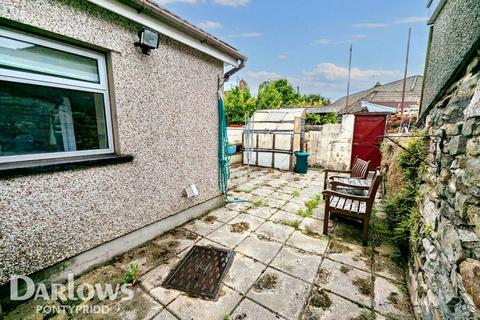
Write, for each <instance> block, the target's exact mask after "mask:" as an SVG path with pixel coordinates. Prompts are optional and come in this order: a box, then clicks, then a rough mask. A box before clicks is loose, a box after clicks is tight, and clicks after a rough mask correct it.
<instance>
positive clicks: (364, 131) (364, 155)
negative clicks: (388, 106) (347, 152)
mask: <svg viewBox="0 0 480 320" xmlns="http://www.w3.org/2000/svg"><path fill="white" fill-rule="evenodd" d="M385 118H386V116H385V115H382V114H381V115H368V114H366V115H355V126H354V127H353V142H352V143H353V146H352V164H353V161H354V160H355V157H359V158H360V159H363V160H370V161H371V162H370V170H373V169H375V168H376V167H378V166H380V162H381V161H382V155H381V153H380V144H381V142H382V140H383V139H382V136H383V135H384V134H385ZM352 164H350V167H351V166H352Z"/></svg>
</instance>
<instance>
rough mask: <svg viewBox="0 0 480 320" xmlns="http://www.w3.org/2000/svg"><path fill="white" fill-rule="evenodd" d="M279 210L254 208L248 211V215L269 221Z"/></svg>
mask: <svg viewBox="0 0 480 320" xmlns="http://www.w3.org/2000/svg"><path fill="white" fill-rule="evenodd" d="M277 211H278V209H276V208H270V207H260V208H252V209H248V210H247V211H246V213H248V214H251V215H252V216H255V217H258V218H262V219H268V218H270V217H271V216H272V215H273V214H274V213H275V212H277Z"/></svg>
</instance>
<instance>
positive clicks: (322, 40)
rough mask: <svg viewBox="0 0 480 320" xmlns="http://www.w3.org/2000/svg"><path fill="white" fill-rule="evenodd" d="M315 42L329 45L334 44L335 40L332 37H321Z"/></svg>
mask: <svg viewBox="0 0 480 320" xmlns="http://www.w3.org/2000/svg"><path fill="white" fill-rule="evenodd" d="M315 43H316V44H321V45H329V44H333V41H332V40H330V39H326V38H321V39H318V40H315Z"/></svg>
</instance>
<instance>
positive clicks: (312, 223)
mask: <svg viewBox="0 0 480 320" xmlns="http://www.w3.org/2000/svg"><path fill="white" fill-rule="evenodd" d="M298 228H299V229H300V230H302V231H307V232H313V233H316V234H319V235H321V234H322V232H323V221H321V220H317V219H314V218H310V217H306V218H305V219H303V220H302V223H300V225H299V226H298Z"/></svg>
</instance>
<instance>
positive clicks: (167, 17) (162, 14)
mask: <svg viewBox="0 0 480 320" xmlns="http://www.w3.org/2000/svg"><path fill="white" fill-rule="evenodd" d="M87 1H88V2H91V3H93V4H95V5H97V6H99V7H101V8H104V9H106V10H108V11H110V12H113V13H115V14H117V15H119V16H121V17H124V18H127V19H128V20H130V21H133V22H135V23H137V24H139V25H141V26H143V27H145V28H149V29H151V30H153V31H156V32H158V33H159V34H161V35H163V36H166V37H169V38H171V39H174V40H176V41H178V42H181V43H183V44H185V45H187V46H189V47H191V48H194V49H196V50H198V51H200V52H203V53H205V54H207V55H209V56H211V57H214V58H216V59H218V60H220V61H223V62H224V63H226V64H230V65H232V66H238V65H239V63H240V61H246V60H247V57H245V56H244V55H242V54H241V53H240V52H238V50H236V49H235V48H234V47H232V46H230V45H228V44H227V43H225V42H223V41H221V40H220V39H218V38H216V37H214V36H212V35H210V34H209V33H207V32H205V31H203V30H201V29H199V28H197V27H195V26H194V25H192V24H190V23H188V22H187V21H185V20H183V19H181V18H180V17H178V16H176V15H175V14H173V13H171V12H170V11H168V10H166V9H164V8H161V7H158V6H156V5H154V4H153V3H151V2H150V1H152V0H87Z"/></svg>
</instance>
